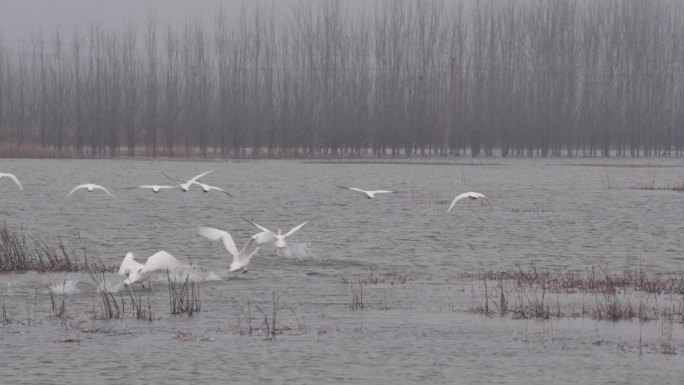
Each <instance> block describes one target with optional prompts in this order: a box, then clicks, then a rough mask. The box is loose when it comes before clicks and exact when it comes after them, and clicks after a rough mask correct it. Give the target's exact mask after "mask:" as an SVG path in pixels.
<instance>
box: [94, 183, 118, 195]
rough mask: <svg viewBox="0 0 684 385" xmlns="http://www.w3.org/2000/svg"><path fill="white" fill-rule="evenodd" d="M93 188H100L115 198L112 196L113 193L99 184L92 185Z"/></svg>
mask: <svg viewBox="0 0 684 385" xmlns="http://www.w3.org/2000/svg"><path fill="white" fill-rule="evenodd" d="M93 188H96V189H98V190H102V191H104V192H106V193H107V194H108V195H109V196H110V197H112V198H116V197H115V196H114V194H112V193H110V192H109V191H108V190H107V189H106V188H104V187H102V186H100V185H99V184H96V185H93Z"/></svg>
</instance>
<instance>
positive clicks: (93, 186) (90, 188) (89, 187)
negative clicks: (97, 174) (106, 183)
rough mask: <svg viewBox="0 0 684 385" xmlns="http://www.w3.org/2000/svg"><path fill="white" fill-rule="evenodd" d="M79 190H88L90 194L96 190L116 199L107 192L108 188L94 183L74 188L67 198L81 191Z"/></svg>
mask: <svg viewBox="0 0 684 385" xmlns="http://www.w3.org/2000/svg"><path fill="white" fill-rule="evenodd" d="M79 189H86V190H88V192H93V191H95V190H102V191H104V192H106V193H107V194H108V195H109V196H111V197H112V198H116V197H115V196H114V195H113V194H112V193H110V192H109V191H107V189H106V188H104V187H102V186H100V185H99V184H92V183H85V184H82V185H78V186H76V187H74V189H73V190H71V191H69V193H68V194H67V195H66V196H69V195H71V194H73V193H74V191H76V190H79Z"/></svg>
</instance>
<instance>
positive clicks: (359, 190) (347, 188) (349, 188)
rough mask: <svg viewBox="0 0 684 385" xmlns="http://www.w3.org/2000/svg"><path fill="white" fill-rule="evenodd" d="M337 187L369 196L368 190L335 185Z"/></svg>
mask: <svg viewBox="0 0 684 385" xmlns="http://www.w3.org/2000/svg"><path fill="white" fill-rule="evenodd" d="M335 186H337V187H339V188H343V189H346V190H352V191H358V192H362V193H364V194H367V192H366V190H361V189H360V188H356V187H347V186H340V185H335Z"/></svg>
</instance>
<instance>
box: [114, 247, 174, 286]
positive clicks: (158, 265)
mask: <svg viewBox="0 0 684 385" xmlns="http://www.w3.org/2000/svg"><path fill="white" fill-rule="evenodd" d="M181 266H183V265H182V264H181V263H180V262H179V261H178V260H177V259H176V257H174V256H173V255H171V254H169V253H167V252H166V251H159V252H157V253H154V254H152V256H150V257H149V258H147V261H146V262H145V264H144V265H143V264H142V263H140V262H138V261H136V260H135V258H134V256H133V253H131V252H128V254H126V256H125V257H124V259H123V261H121V266H120V267H119V274H121V275H123V274H126V275H127V277H126V279H125V280H124V283H125V284H126V285H131V284H134V283H136V282H140V283H141V284H142V287H143V288H145V284H146V283H147V285H148V287H149V282H150V277H151V276H152V272H154V271H160V270H174V269H178V268H180V267H181Z"/></svg>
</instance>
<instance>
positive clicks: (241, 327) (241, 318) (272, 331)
mask: <svg viewBox="0 0 684 385" xmlns="http://www.w3.org/2000/svg"><path fill="white" fill-rule="evenodd" d="M233 301H235V300H234V299H233ZM235 303H236V305H237V308H238V313H237V327H235V328H234V333H235V334H239V335H241V336H246V335H249V336H253V335H258V336H264V337H265V339H267V340H272V339H274V338H275V337H276V336H277V335H281V334H283V333H285V332H287V331H290V330H293V328H292V327H290V326H287V325H284V324H283V323H282V321H281V318H280V317H279V313H278V311H279V310H281V306H280V295H278V294H276V293H272V297H271V309H270V310H262V308H261V307H260V306H259V305H258V304H253V303H252V302H251V301H250V300H249V298H247V304H246V306H243V305H242V304H240V303H238V302H237V301H235ZM252 306H254V310H255V312H253V311H252ZM285 309H289V310H290V313H291V314H292V316H293V317H294V319H295V320H296V322H297V325H298V327H297V328H298V330H299V331H301V332H304V331H306V327H305V326H304V324H303V323H302V322H301V320H300V319H299V317H298V316H297V313H295V311H294V309H292V308H285ZM257 312H258V313H261V316H259V315H258V314H256V313H257ZM262 317H263V318H262ZM269 317H270V318H269ZM259 320H261V323H259V324H258V326H257V324H256V323H255V321H256V322H258V321H259Z"/></svg>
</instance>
